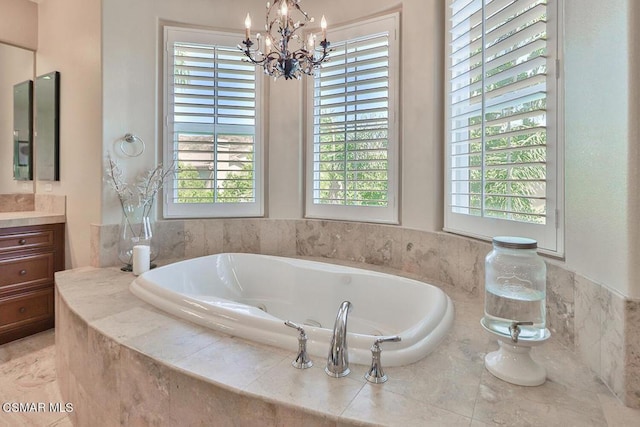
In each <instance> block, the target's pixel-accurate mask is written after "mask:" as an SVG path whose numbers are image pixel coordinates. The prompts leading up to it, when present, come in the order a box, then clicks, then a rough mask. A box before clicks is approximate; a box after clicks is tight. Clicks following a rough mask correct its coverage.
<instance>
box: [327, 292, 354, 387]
mask: <svg viewBox="0 0 640 427" xmlns="http://www.w3.org/2000/svg"><path fill="white" fill-rule="evenodd" d="M350 311H351V303H350V302H349V301H344V302H343V303H342V304H340V308H339V309H338V315H337V316H336V323H335V324H334V325H333V335H332V337H331V347H330V348H329V356H328V357H327V367H326V368H324V371H325V372H326V373H327V375H329V376H331V377H334V378H340V377H344V376H345V375H348V374H349V372H351V370H350V369H349V352H348V351H347V316H348V315H349V312H350Z"/></svg>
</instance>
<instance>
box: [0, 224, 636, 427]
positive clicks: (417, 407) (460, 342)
mask: <svg viewBox="0 0 640 427" xmlns="http://www.w3.org/2000/svg"><path fill="white" fill-rule="evenodd" d="M0 218H1V217H0ZM316 260H317V259H316ZM323 261H327V262H331V261H329V260H324V259H323ZM341 264H348V265H352V266H356V267H360V268H371V269H375V270H378V271H384V272H387V273H391V274H399V275H405V276H406V274H401V273H400V272H398V271H396V270H393V269H390V268H379V267H374V266H368V265H364V264H356V263H345V262H341ZM412 278H416V277H412ZM133 279H134V276H133V275H132V274H131V273H124V272H121V271H120V270H119V269H118V268H116V267H113V268H102V269H99V268H93V267H83V268H78V269H74V270H67V271H62V272H58V273H56V286H57V288H58V292H59V295H60V296H61V297H62V298H63V299H64V300H65V301H66V303H67V304H68V306H69V307H70V309H71V310H72V311H74V312H75V313H76V314H77V315H79V316H80V317H81V318H83V319H84V320H85V321H86V322H87V323H88V325H89V327H91V328H94V329H96V330H98V331H100V332H101V333H102V334H104V335H106V336H108V337H110V338H112V339H113V340H115V341H117V342H118V343H120V344H122V345H124V346H127V347H129V348H132V349H135V350H137V351H139V352H141V353H144V354H146V355H148V356H149V357H152V358H153V359H155V360H157V361H159V362H161V363H162V364H164V365H166V366H169V367H170V368H172V369H179V370H180V371H182V372H188V373H189V374H190V375H193V376H197V377H200V378H206V379H207V381H210V382H212V383H216V384H219V385H221V386H222V387H225V388H227V389H232V390H233V391H234V392H236V393H239V394H242V395H245V396H250V397H253V398H257V399H263V400H265V401H269V402H276V403H281V404H282V405H287V406H289V407H291V406H293V407H295V408H297V409H299V410H301V411H311V412H314V413H322V414H324V416H326V417H327V418H328V419H331V420H334V421H335V422H338V423H339V422H340V421H346V422H349V423H356V424H365V425H366V424H377V425H420V426H425V425H434V426H441V425H455V426H457V425H460V426H472V427H481V426H485V425H509V426H519V425H522V426H525V425H527V426H528V425H545V426H563V427H566V426H574V425H580V426H624V425H638V424H637V423H638V420H640V411H638V410H632V409H629V408H626V407H624V406H623V405H622V404H621V403H620V402H619V401H618V400H617V399H616V398H615V397H614V396H613V394H612V393H611V392H610V391H609V390H608V389H607V387H606V386H605V385H604V384H603V383H602V382H601V381H600V380H599V379H598V378H597V376H596V375H594V374H593V373H592V372H590V370H589V369H588V368H587V367H586V366H585V365H584V364H582V363H580V362H579V357H578V356H577V355H576V354H575V353H574V352H572V351H571V350H569V349H568V348H566V347H565V346H563V345H562V343H560V342H558V341H557V340H555V339H554V337H553V336H552V337H551V339H550V340H549V341H548V342H547V343H545V344H544V345H542V346H540V347H537V348H535V349H534V358H535V359H536V360H537V361H539V362H540V363H541V364H542V365H544V366H545V368H546V369H547V381H546V383H545V384H543V385H542V386H539V387H520V386H515V385H512V384H509V383H506V382H503V381H501V380H499V379H497V378H495V377H494V376H493V375H491V374H490V373H489V372H488V371H487V370H486V369H485V368H484V355H485V354H486V353H487V352H489V351H493V350H495V349H497V347H498V346H497V343H496V341H495V340H493V339H492V338H491V337H490V336H489V335H488V334H486V333H485V332H484V331H483V330H482V328H481V326H480V323H479V320H480V318H481V317H482V315H483V306H482V298H481V297H477V296H475V297H474V296H471V295H469V294H467V293H465V292H464V291H461V290H458V289H455V288H449V287H446V288H443V289H444V290H445V292H447V294H448V295H449V296H450V297H451V298H452V300H453V301H454V305H455V309H456V314H455V321H454V326H453V328H452V330H451V332H450V333H449V335H448V336H447V337H446V338H445V339H444V341H443V342H442V343H441V344H440V345H439V346H438V347H437V348H436V350H435V351H434V352H433V353H431V354H430V355H428V356H427V357H425V358H424V359H422V360H420V361H419V362H417V363H414V364H411V365H408V366H401V367H389V368H385V373H386V374H387V375H388V377H389V381H388V382H386V383H384V384H378V385H374V384H369V383H368V382H367V381H366V380H365V379H364V378H363V376H364V374H365V373H366V371H367V369H368V366H363V365H352V366H351V374H350V375H349V376H347V377H345V378H340V379H335V378H330V377H329V376H327V375H326V374H325V373H324V363H325V361H324V360H319V359H318V358H313V361H314V366H313V367H312V368H311V369H306V370H298V369H294V368H293V367H292V366H291V361H292V360H293V358H294V357H295V353H296V349H293V348H292V349H290V350H282V349H278V348H274V347H269V346H265V345H261V344H256V343H252V342H250V341H246V340H242V339H239V338H235V337H231V336H228V335H224V334H220V333H217V332H214V331H211V330H208V329H205V328H202V327H200V326H198V325H195V324H192V323H190V322H186V321H184V320H181V319H177V318H175V317H173V316H171V315H169V314H166V313H164V312H162V311H160V310H158V309H156V308H155V307H152V306H150V305H149V304H147V303H145V302H143V301H142V300H140V299H138V298H137V297H135V296H134V295H133V294H132V293H131V292H130V291H129V289H128V286H129V283H131V281H132V280H133ZM418 280H419V278H418ZM221 355H224V356H223V357H222V356H221ZM382 363H383V366H384V351H383V352H382Z"/></svg>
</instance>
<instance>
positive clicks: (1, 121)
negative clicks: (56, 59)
mask: <svg viewBox="0 0 640 427" xmlns="http://www.w3.org/2000/svg"><path fill="white" fill-rule="evenodd" d="M34 64H35V54H34V52H33V51H31V50H28V49H23V48H20V47H16V46H11V45H8V44H5V43H0V194H14V193H33V191H34V190H35V188H34V181H31V179H33V168H31V170H30V175H31V178H28V177H27V178H22V179H20V180H17V179H16V178H15V177H14V173H15V172H16V171H15V169H14V167H13V166H14V159H15V152H14V145H15V139H14V138H15V137H14V130H15V129H14V86H15V85H17V84H19V83H21V82H25V81H28V80H33V78H34ZM32 93H33V92H32ZM32 117H33V116H32ZM18 137H19V139H20V140H22V138H23V136H22V135H18ZM32 141H33V139H32ZM22 145H23V146H24V144H22ZM23 152H24V151H23ZM31 153H33V151H31ZM32 159H33V157H30V161H31V162H32V163H31V165H32V166H33V160H32ZM22 160H25V159H24V157H23V158H22ZM22 163H24V161H23V162H22ZM25 171H26V167H21V168H20V176H21V177H24V175H23V173H25Z"/></svg>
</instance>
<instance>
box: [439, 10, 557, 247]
mask: <svg viewBox="0 0 640 427" xmlns="http://www.w3.org/2000/svg"><path fill="white" fill-rule="evenodd" d="M549 3H553V4H554V5H555V2H553V1H550V2H549ZM551 12H553V8H552V7H550V6H549V5H547V1H545V0H484V1H480V0H454V1H452V2H451V10H450V14H451V19H450V23H449V25H450V35H449V37H450V44H449V52H450V57H449V73H450V74H449V87H448V100H447V101H448V105H449V108H448V117H447V132H448V147H447V166H448V177H447V178H448V179H447V186H448V188H447V193H448V201H447V202H448V203H447V206H446V209H447V212H446V213H445V217H446V228H448V229H450V230H452V231H457V232H460V231H461V232H464V233H465V234H471V235H475V236H480V237H492V236H493V235H495V234H517V235H526V236H528V237H533V238H535V239H536V240H538V242H539V246H540V247H542V248H544V249H547V250H550V251H557V250H558V243H557V232H556V222H557V218H556V215H557V208H556V203H557V195H558V193H557V186H558V180H557V173H556V169H555V168H556V167H557V159H556V147H557V139H556V135H555V133H556V127H557V125H556V118H555V114H556V112H557V105H556V104H557V101H556V96H557V90H556V76H555V73H556V57H555V55H556V49H555V43H556V41H555V40H554V37H555V34H556V32H555V31H554V30H553V29H551V28H550V25H549V17H550V13H551ZM464 216H467V217H477V218H481V219H486V221H484V222H482V221H474V220H469V218H461V217H464Z"/></svg>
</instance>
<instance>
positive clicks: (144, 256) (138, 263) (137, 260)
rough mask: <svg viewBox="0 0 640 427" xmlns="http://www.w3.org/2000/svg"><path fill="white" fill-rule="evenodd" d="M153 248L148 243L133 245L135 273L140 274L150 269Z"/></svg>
mask: <svg viewBox="0 0 640 427" xmlns="http://www.w3.org/2000/svg"><path fill="white" fill-rule="evenodd" d="M150 257H151V248H149V246H147V245H135V246H134V247H133V274H135V275H136V276H139V275H140V274H142V273H144V272H145V271H149V266H150V265H151V259H150Z"/></svg>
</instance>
